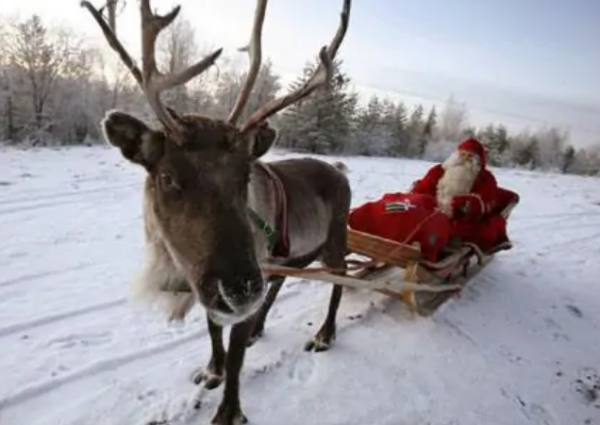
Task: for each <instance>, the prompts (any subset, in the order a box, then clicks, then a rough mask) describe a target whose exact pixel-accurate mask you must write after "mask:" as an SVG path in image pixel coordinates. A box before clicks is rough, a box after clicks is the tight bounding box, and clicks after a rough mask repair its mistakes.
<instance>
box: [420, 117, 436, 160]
mask: <svg viewBox="0 0 600 425" xmlns="http://www.w3.org/2000/svg"><path fill="white" fill-rule="evenodd" d="M436 129H437V110H436V109H435V105H434V106H432V107H431V109H430V110H429V114H428V115H427V119H426V120H425V125H423V132H422V133H421V135H420V137H419V139H418V141H417V150H416V152H415V153H416V156H417V157H418V158H422V157H423V156H424V155H425V151H426V150H427V145H428V144H429V143H430V142H431V141H432V140H433V135H434V134H435V132H436Z"/></svg>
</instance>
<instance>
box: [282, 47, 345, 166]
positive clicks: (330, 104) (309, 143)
mask: <svg viewBox="0 0 600 425" xmlns="http://www.w3.org/2000/svg"><path fill="white" fill-rule="evenodd" d="M341 64H342V62H341V60H339V59H336V60H335V61H334V63H333V78H332V81H331V84H330V85H329V87H326V88H323V89H321V90H317V91H315V92H313V93H312V94H311V95H310V96H309V97H307V98H306V99H304V100H303V101H302V102H298V103H296V104H294V105H292V106H291V107H290V108H288V109H287V110H285V111H284V112H283V114H282V117H281V120H280V124H279V127H280V129H279V136H280V140H279V145H280V146H283V147H288V148H292V149H297V150H302V151H306V152H312V153H323V154H325V153H334V152H342V151H344V148H345V146H346V144H347V143H348V141H349V140H350V136H351V131H352V128H353V126H352V120H353V117H354V114H355V110H356V105H357V95H356V94H355V93H353V92H350V91H349V88H348V86H349V84H350V78H349V77H348V76H347V75H346V74H345V73H343V72H342V71H341ZM317 65H318V62H317V61H316V60H315V61H313V62H311V63H308V64H307V65H306V66H305V67H304V69H303V73H302V75H301V76H300V77H299V78H298V79H296V80H295V81H294V82H292V84H291V85H290V86H291V87H290V91H292V90H295V89H296V88H297V87H299V86H300V85H302V84H304V82H305V81H307V79H308V78H310V75H311V74H312V73H313V71H314V70H315V69H316V67H317Z"/></svg>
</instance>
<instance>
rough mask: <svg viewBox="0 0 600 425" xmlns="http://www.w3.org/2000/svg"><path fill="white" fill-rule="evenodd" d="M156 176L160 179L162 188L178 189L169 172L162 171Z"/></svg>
mask: <svg viewBox="0 0 600 425" xmlns="http://www.w3.org/2000/svg"><path fill="white" fill-rule="evenodd" d="M158 178H159V179H160V185H161V186H162V187H163V189H165V190H176V189H179V186H178V185H177V182H175V179H173V177H172V176H171V175H170V174H169V173H164V172H163V173H160V175H159V176H158Z"/></svg>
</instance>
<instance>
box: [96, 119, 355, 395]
mask: <svg viewBox="0 0 600 425" xmlns="http://www.w3.org/2000/svg"><path fill="white" fill-rule="evenodd" d="M171 113H172V114H174V113H173V112H172V111H171ZM177 119H178V120H179V122H181V123H184V124H185V126H186V127H187V128H188V131H189V132H188V137H189V139H188V141H187V143H186V144H184V145H183V146H181V147H180V146H177V145H176V144H175V143H171V142H170V141H169V140H168V136H167V135H166V134H165V133H164V132H163V131H161V130H152V129H150V128H149V127H148V126H146V125H145V124H144V123H143V122H141V121H140V120H138V119H137V118H134V117H133V116H131V115H128V114H126V113H123V112H118V111H112V112H109V113H108V114H107V116H106V118H105V120H104V121H103V124H102V125H103V130H104V133H105V137H106V139H107V141H108V142H109V143H110V144H112V145H113V146H116V147H118V148H119V149H120V150H121V152H122V154H123V155H124V156H125V157H126V158H127V159H128V160H130V161H132V162H134V163H136V164H139V165H141V166H143V167H144V168H145V170H146V171H147V176H146V180H145V184H144V216H143V217H144V228H145V237H146V249H147V256H146V263H145V265H144V268H143V271H142V273H141V275H140V276H139V277H138V278H137V279H136V280H135V282H134V284H133V295H134V298H147V299H148V298H149V299H151V300H153V301H157V302H158V303H159V304H161V305H162V307H163V309H165V311H166V313H167V315H168V317H169V318H170V319H171V320H183V319H184V318H185V316H186V315H187V313H188V312H189V311H190V310H191V309H192V308H193V306H194V300H195V299H196V300H198V301H199V302H200V303H201V304H202V305H203V306H204V307H205V309H206V311H207V319H208V322H209V331H210V334H211V342H212V344H213V353H212V356H211V359H210V361H209V364H208V367H207V368H206V369H204V370H202V372H201V373H199V374H198V375H197V376H196V378H195V381H196V382H198V383H199V382H201V381H204V383H205V386H207V387H208V388H215V387H217V386H219V384H220V383H221V382H222V380H223V379H224V375H225V369H226V368H227V365H226V360H227V359H228V358H229V356H230V355H231V356H236V355H237V356H242V357H241V358H243V348H242V347H240V345H242V346H246V345H247V344H248V343H247V342H246V341H253V340H254V339H256V338H257V337H258V336H260V335H261V334H262V331H263V329H264V321H265V318H266V316H267V314H268V311H269V308H270V307H271V306H272V304H273V302H274V300H275V297H276V296H277V293H278V291H279V289H280V288H281V285H282V284H283V281H284V279H283V278H282V277H277V276H271V277H270V280H271V281H272V284H271V287H270V288H269V292H268V294H267V296H266V301H265V302H264V303H263V295H264V291H265V280H264V278H265V277H266V276H263V275H262V272H261V270H260V266H259V265H260V264H261V263H263V262H264V261H266V260H268V257H269V252H268V251H267V239H266V236H265V235H264V234H263V232H262V230H261V229H259V228H258V226H256V225H255V223H253V222H252V221H251V219H250V217H249V215H248V214H247V207H250V208H253V209H254V210H255V211H256V212H257V213H258V214H259V215H260V216H261V217H262V218H263V219H264V220H266V221H267V222H268V223H269V224H270V225H271V226H272V227H276V222H275V213H276V205H273V204H272V203H271V202H270V201H269V200H270V199H271V193H270V191H271V187H272V186H271V182H270V180H269V179H270V177H269V176H268V175H267V173H266V172H265V170H264V168H263V167H264V165H263V166H259V165H258V161H260V160H259V159H258V158H257V156H259V155H262V154H264V153H265V152H267V151H268V148H269V147H270V146H271V144H272V143H273V141H274V139H275V132H274V131H273V130H272V129H270V128H269V127H266V126H263V127H261V128H260V130H259V131H257V132H255V133H253V134H252V139H250V140H247V139H243V140H242V137H248V136H242V135H241V134H240V133H239V132H238V131H237V130H236V128H235V127H233V126H231V125H229V124H227V123H225V122H223V121H218V120H212V119H209V118H205V117H200V116H191V115H190V116H181V117H179V116H177ZM266 166H268V167H271V169H272V171H273V172H274V173H275V174H276V175H277V176H278V178H279V179H280V180H281V182H282V184H283V187H284V189H285V193H286V195H287V198H288V208H289V236H290V248H291V249H290V255H289V257H288V258H285V259H278V260H279V261H280V262H282V263H283V264H287V265H293V266H295V267H305V266H307V265H308V264H310V263H311V262H313V261H315V260H317V259H319V258H320V259H322V260H323V262H324V263H325V264H326V265H328V266H329V267H332V268H343V267H344V259H345V254H346V223H347V219H348V214H349V209H350V203H351V189H350V185H349V182H348V180H347V178H346V176H345V175H344V172H345V171H347V169H346V167H345V165H344V164H343V163H337V164H335V165H333V166H332V165H330V164H328V163H325V162H322V161H319V160H316V159H311V158H300V159H286V160H281V161H276V162H270V163H268V164H266ZM218 281H220V282H221V288H219V285H218ZM248 282H250V284H248ZM188 285H189V287H190V290H191V293H179V294H175V293H172V292H169V291H167V290H166V289H168V288H170V287H179V288H180V287H182V286H188ZM341 295H342V288H341V287H339V286H334V287H333V289H332V294H331V300H330V303H329V310H328V313H327V316H326V318H325V320H324V322H323V325H322V326H321V328H320V329H319V331H318V332H317V334H316V335H315V337H314V338H313V339H312V340H311V341H309V342H308V343H307V346H306V348H307V349H315V350H316V351H322V350H326V349H327V348H328V347H329V344H330V342H331V340H332V338H333V337H334V336H335V316H336V313H337V309H338V307H339V303H340V299H341ZM255 313H258V314H256V318H255V320H254V317H253V315H254V314H255ZM253 324H254V325H253ZM225 325H234V329H235V332H234V331H232V333H231V337H230V350H232V352H231V351H230V353H231V354H230V355H228V354H227V353H226V351H225V349H224V347H223V341H222V326H225ZM250 336H252V339H251V340H249V338H250ZM236 353H237V354H236ZM240 367H241V366H240ZM230 373H231V372H230V371H228V374H227V376H229V374H230ZM236 379H237V375H236ZM230 386H232V387H234V388H237V386H238V383H237V381H235V382H233V383H232V384H230Z"/></svg>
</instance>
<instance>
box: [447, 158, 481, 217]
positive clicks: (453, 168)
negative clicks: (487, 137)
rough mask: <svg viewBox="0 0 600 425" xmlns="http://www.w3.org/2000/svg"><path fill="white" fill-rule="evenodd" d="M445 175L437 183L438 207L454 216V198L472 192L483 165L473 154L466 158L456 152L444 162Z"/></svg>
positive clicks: (448, 214)
mask: <svg viewBox="0 0 600 425" xmlns="http://www.w3.org/2000/svg"><path fill="white" fill-rule="evenodd" d="M442 168H443V169H444V175H443V176H442V178H441V179H440V181H439V182H438V185H437V202H438V208H439V209H440V210H441V211H442V212H443V213H444V214H446V215H447V216H448V217H452V198H453V197H454V196H457V195H464V194H467V193H470V192H471V189H472V188H473V183H475V179H476V178H477V176H478V174H479V171H480V169H481V165H480V162H479V158H478V157H476V156H472V157H471V159H469V160H466V159H463V158H461V157H460V155H459V154H458V152H454V153H453V154H452V155H450V157H449V158H448V159H447V160H446V161H444V163H443V164H442Z"/></svg>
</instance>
